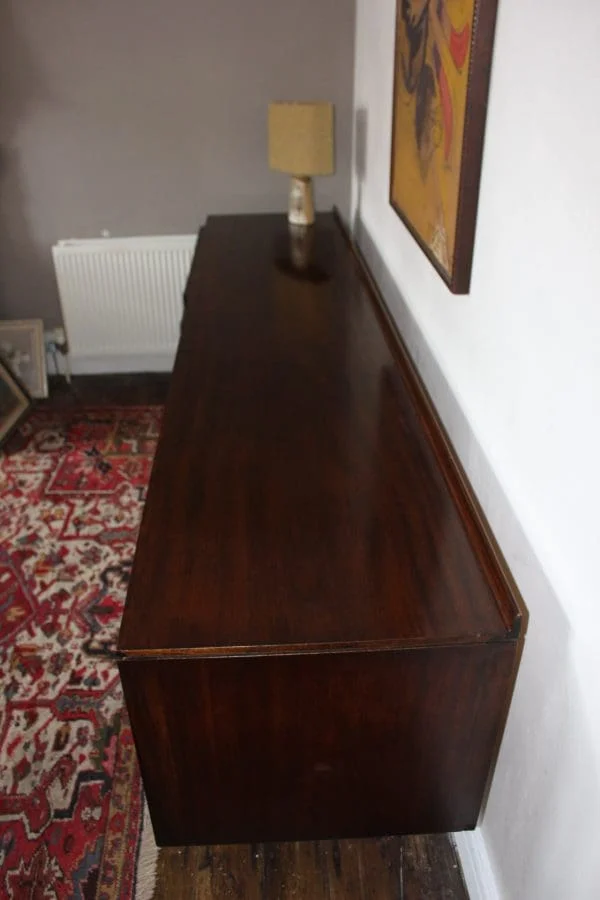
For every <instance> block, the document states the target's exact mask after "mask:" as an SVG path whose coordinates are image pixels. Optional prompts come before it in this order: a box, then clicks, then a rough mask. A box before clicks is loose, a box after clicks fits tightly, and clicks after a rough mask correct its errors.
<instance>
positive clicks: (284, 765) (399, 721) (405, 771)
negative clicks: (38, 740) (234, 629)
mask: <svg viewBox="0 0 600 900" xmlns="http://www.w3.org/2000/svg"><path fill="white" fill-rule="evenodd" d="M515 653H516V644H515V642H512V641H506V642H498V643H490V644H486V645H467V646H461V647H438V648H427V649H419V650H405V651H398V652H381V653H379V652H371V653H340V654H322V655H320V654H306V655H293V656H271V657H266V656H265V657H237V658H231V657H230V658H205V659H198V658H196V659H159V658H154V659H129V660H123V661H121V663H120V671H121V677H122V680H123V685H124V689H125V694H126V699H127V706H128V710H129V714H130V717H131V721H132V726H133V731H134V735H135V738H136V745H137V750H138V755H139V757H140V762H141V768H142V775H143V779H144V786H145V790H146V793H147V795H148V801H149V806H150V809H151V811H152V819H153V824H154V829H155V833H156V838H157V841H158V843H159V844H162V845H183V844H209V843H235V842H250V841H263V840H302V839H317V838H323V839H325V838H331V837H361V836H368V835H383V834H401V833H424V832H435V831H455V830H460V829H465V828H472V827H474V826H475V824H476V821H477V817H478V814H479V810H480V806H481V802H482V797H483V793H484V789H485V785H486V781H487V778H488V776H489V773H490V768H491V765H492V760H493V757H494V752H495V748H496V746H497V742H498V740H499V736H500V733H501V730H502V727H503V725H504V718H505V714H506V708H507V703H508V698H509V695H510V691H511V689H512V681H513V669H514V660H515Z"/></svg>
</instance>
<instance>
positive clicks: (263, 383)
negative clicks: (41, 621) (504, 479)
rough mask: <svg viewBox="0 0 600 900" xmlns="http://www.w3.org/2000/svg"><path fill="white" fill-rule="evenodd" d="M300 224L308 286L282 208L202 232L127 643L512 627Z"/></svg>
mask: <svg viewBox="0 0 600 900" xmlns="http://www.w3.org/2000/svg"><path fill="white" fill-rule="evenodd" d="M316 227H317V229H318V231H317V236H316V241H315V252H316V253H317V254H318V256H320V260H319V261H320V263H321V266H322V267H323V268H324V269H325V270H326V271H327V272H328V273H329V275H330V277H329V279H328V280H326V281H323V282H321V283H316V284H315V283H312V282H302V281H298V280H295V279H293V278H291V277H287V276H286V275H285V274H283V273H282V272H281V270H280V269H279V268H277V267H276V265H275V260H276V258H277V256H278V254H280V253H281V252H282V251H281V249H280V248H279V246H278V242H279V241H281V240H285V239H286V238H287V232H286V228H287V225H286V222H285V219H283V218H281V217H278V216H246V217H244V216H242V217H218V218H215V219H210V220H209V222H208V224H207V226H206V228H205V229H204V230H203V232H202V235H201V238H200V241H199V245H198V252H197V253H196V257H195V268H194V269H193V270H192V274H191V277H190V284H191V287H190V289H189V290H188V292H187V294H188V300H187V308H186V313H185V320H184V323H183V329H182V335H181V341H180V345H179V351H178V354H177V360H176V365H175V371H174V373H173V376H172V381H171V389H170V394H169V400H168V402H167V409H166V413H165V419H164V424H163V430H162V437H161V441H160V444H159V447H158V451H157V455H156V460H155V464H154V471H153V475H152V481H151V485H150V490H149V494H148V501H147V504H146V509H145V512H144V518H143V522H142V527H141V533H140V539H139V549H138V554H137V559H136V564H135V566H134V572H133V578H132V583H131V588H130V592H129V597H128V602H127V608H126V610H125V615H124V619H123V627H122V631H121V639H120V645H121V649H122V650H123V651H124V652H125V651H126V652H127V654H128V655H132V654H141V653H146V654H148V653H149V654H153V653H156V652H158V651H163V650H168V651H169V652H170V653H177V652H183V653H185V654H186V655H188V654H193V655H201V654H202V653H208V654H210V655H212V654H214V653H215V650H216V649H218V648H221V650H222V651H223V652H229V651H231V650H232V649H235V650H236V652H255V650H256V647H257V646H260V647H261V648H262V650H263V651H264V650H265V649H266V648H268V647H272V648H278V649H279V650H280V651H281V650H283V649H285V648H288V649H290V651H291V652H294V651H295V650H297V648H298V647H299V646H301V645H311V646H313V647H314V646H316V645H319V646H321V647H323V648H326V647H329V648H334V647H335V648H336V649H341V648H361V647H362V648H364V647H378V646H382V647H405V646H407V645H408V644H411V645H418V644H426V643H428V642H430V641H432V640H434V641H437V642H440V641H443V642H452V641H460V642H465V641H467V642H470V641H486V640H489V639H491V638H495V637H498V636H500V637H502V636H505V635H506V634H509V633H510V634H514V633H515V632H516V631H517V630H518V627H519V611H518V609H517V607H516V605H515V603H514V600H513V597H512V596H511V594H510V593H509V591H508V590H507V588H506V585H505V584H504V582H503V581H502V580H499V579H498V578H497V577H496V572H495V569H494V564H493V563H492V564H490V562H489V561H488V560H485V559H482V558H481V556H480V555H479V554H478V553H475V552H474V548H473V546H472V543H471V540H470V535H469V527H470V524H469V523H466V522H465V516H464V512H463V511H462V510H461V509H460V508H459V507H458V506H457V504H456V503H455V498H454V497H453V494H452V491H451V490H450V488H449V487H448V484H447V481H446V480H445V479H444V476H443V474H442V472H441V471H440V468H439V465H438V462H437V459H436V456H435V453H434V451H433V450H432V448H431V441H430V438H429V435H428V433H427V431H426V430H425V429H424V428H423V427H422V425H421V424H420V422H419V415H418V411H417V410H416V408H415V405H414V402H413V399H412V397H411V391H410V389H409V387H408V386H407V383H406V375H405V373H404V372H403V371H402V370H401V369H400V368H398V366H397V364H396V359H395V355H394V350H393V348H392V347H390V342H389V340H386V337H387V336H386V334H385V333H384V332H383V330H382V328H381V325H380V322H379V319H378V314H377V311H376V308H375V306H374V303H373V297H372V296H371V294H370V292H369V291H368V290H366V289H365V287H364V285H363V283H362V282H361V280H360V279H359V278H358V277H357V271H356V262H355V259H354V257H353V255H352V253H351V252H350V251H349V249H348V246H347V244H346V241H345V240H344V236H343V234H342V233H341V231H340V229H339V228H338V227H337V225H336V224H335V222H334V221H333V218H332V217H331V216H329V217H325V218H321V219H320V220H319V223H318V225H317V226H316ZM199 272H201V273H202V276H203V277H202V279H200V276H199V275H198V273H199ZM167 597H168V598H169V600H168V602H165V598H167ZM200 598H201V600H200Z"/></svg>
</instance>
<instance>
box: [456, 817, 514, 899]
mask: <svg viewBox="0 0 600 900" xmlns="http://www.w3.org/2000/svg"><path fill="white" fill-rule="evenodd" d="M453 837H454V843H455V845H456V849H457V852H458V858H459V860H460V865H461V868H462V872H463V877H464V880H465V884H466V886H467V890H468V892H469V898H470V900H502V897H501V895H500V891H499V890H498V883H497V881H496V876H495V875H494V871H493V869H492V864H491V862H490V857H489V855H488V852H487V847H486V845H485V840H484V838H483V834H482V832H481V828H476V829H475V831H457V832H456V833H455V834H454V835H453Z"/></svg>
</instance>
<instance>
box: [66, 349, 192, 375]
mask: <svg viewBox="0 0 600 900" xmlns="http://www.w3.org/2000/svg"><path fill="white" fill-rule="evenodd" d="M70 362H71V372H72V373H73V375H120V374H123V373H126V372H170V371H171V370H172V368H173V363H174V362H175V351H174V350H173V351H172V352H171V353H150V354H142V353H140V354H137V353H132V354H131V355H127V356H120V355H119V356H79V357H77V356H71V358H70ZM49 371H50V372H52V371H53V370H52V369H51V368H50V369H49Z"/></svg>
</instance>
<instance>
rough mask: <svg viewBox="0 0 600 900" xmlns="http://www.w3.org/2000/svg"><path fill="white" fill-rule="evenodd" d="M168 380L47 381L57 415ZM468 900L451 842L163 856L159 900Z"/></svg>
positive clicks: (137, 394)
mask: <svg viewBox="0 0 600 900" xmlns="http://www.w3.org/2000/svg"><path fill="white" fill-rule="evenodd" d="M168 385H169V378H168V375H154V374H153V375H148V374H143V375H120V376H96V375H90V376H74V377H73V379H72V382H71V385H67V384H66V382H65V380H64V379H63V378H51V379H50V391H51V396H50V399H49V400H46V401H42V402H43V404H44V405H50V406H52V407H54V408H69V407H77V406H101V405H127V406H129V405H132V406H137V405H140V406H145V405H153V404H162V403H164V402H165V400H166V396H167V391H168ZM227 898H236V900H468V894H467V891H466V888H465V886H464V883H463V879H462V874H461V870H460V866H459V863H458V858H457V856H456V851H455V849H454V845H453V843H452V841H451V839H450V838H449V837H448V836H447V835H419V836H406V837H389V838H382V839H379V840H353V841H316V842H312V843H290V844H257V845H255V846H248V845H239V846H235V847H186V848H169V849H162V850H161V851H160V853H159V859H158V877H157V886H156V891H155V894H154V900H227Z"/></svg>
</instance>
